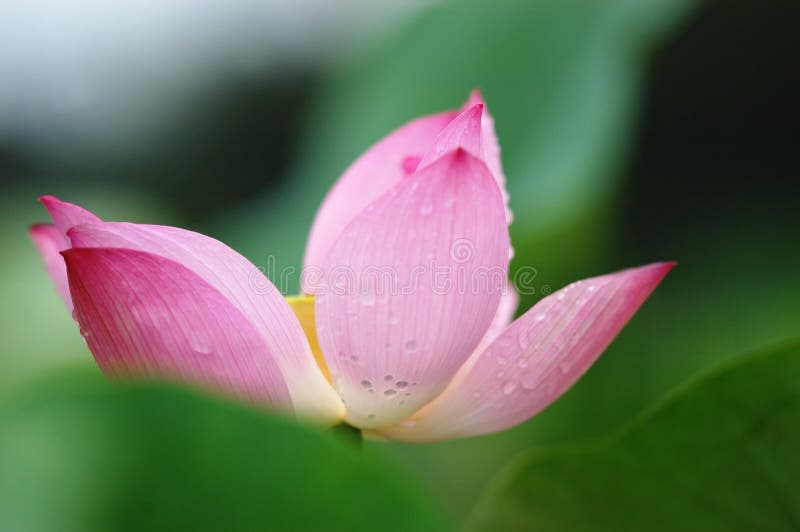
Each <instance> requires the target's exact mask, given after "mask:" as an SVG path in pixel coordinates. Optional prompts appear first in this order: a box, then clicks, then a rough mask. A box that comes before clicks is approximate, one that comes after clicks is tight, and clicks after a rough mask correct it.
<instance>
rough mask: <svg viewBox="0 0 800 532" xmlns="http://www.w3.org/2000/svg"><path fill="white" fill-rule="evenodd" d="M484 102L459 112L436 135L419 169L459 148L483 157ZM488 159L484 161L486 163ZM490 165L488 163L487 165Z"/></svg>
mask: <svg viewBox="0 0 800 532" xmlns="http://www.w3.org/2000/svg"><path fill="white" fill-rule="evenodd" d="M482 113H483V104H477V105H473V106H472V107H469V108H467V109H466V110H464V111H462V112H461V113H459V115H458V116H456V117H455V118H454V119H453V120H452V122H450V123H449V124H447V126H446V127H445V128H444V129H443V130H442V131H441V132H440V133H439V134H438V135H437V136H436V140H434V141H433V144H431V146H430V147H429V148H428V150H427V151H426V152H425V155H424V156H423V157H422V160H421V161H420V162H419V165H418V168H417V170H418V171H422V170H423V169H425V168H427V167H428V166H430V165H431V164H432V163H434V162H436V161H437V160H438V159H439V158H440V157H442V156H443V155H445V154H448V153H451V152H453V151H455V150H457V149H459V148H461V149H464V150H466V151H467V152H468V153H470V154H471V155H473V156H474V157H477V158H479V159H480V158H481V114H482ZM485 162H486V161H484V163H485ZM487 166H488V165H487Z"/></svg>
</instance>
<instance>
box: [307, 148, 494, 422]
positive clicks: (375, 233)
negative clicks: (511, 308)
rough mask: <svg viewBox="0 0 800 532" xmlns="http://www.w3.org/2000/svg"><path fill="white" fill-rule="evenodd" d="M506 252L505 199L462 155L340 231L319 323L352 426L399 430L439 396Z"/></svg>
mask: <svg viewBox="0 0 800 532" xmlns="http://www.w3.org/2000/svg"><path fill="white" fill-rule="evenodd" d="M508 246H509V243H508V228H507V225H506V222H505V217H504V213H503V202H502V199H501V197H500V191H499V190H498V188H497V185H496V183H495V181H494V179H493V177H492V175H491V174H490V172H489V170H488V169H487V168H486V165H485V164H483V163H482V162H481V161H480V160H478V159H476V158H475V157H473V156H471V155H469V154H468V153H466V152H465V151H463V150H457V151H455V152H451V153H450V154H448V155H446V156H444V157H441V158H440V159H439V160H438V161H437V162H435V163H434V164H432V165H430V166H429V167H427V168H426V169H424V170H421V171H418V172H416V173H415V174H413V175H411V176H409V177H408V178H406V179H405V180H403V181H401V182H400V183H399V184H398V185H397V186H396V187H395V188H393V189H392V190H391V191H390V192H389V193H387V194H386V195H384V196H383V197H381V198H380V199H379V200H378V201H376V202H375V203H373V204H371V205H370V206H369V207H367V208H366V209H365V210H364V212H363V213H362V214H360V215H359V216H358V217H356V218H355V219H354V220H353V221H352V222H351V223H350V224H349V225H348V226H347V229H345V231H344V233H343V235H342V236H341V237H340V238H339V240H338V241H337V242H336V243H335V244H334V246H333V247H332V249H331V251H330V253H329V255H328V257H327V259H326V262H325V267H324V272H325V275H324V277H323V284H322V285H321V286H320V290H319V291H318V292H317V297H316V317H317V328H318V333H319V341H320V345H321V347H322V352H323V354H324V355H325V359H326V361H327V363H328V367H329V368H330V371H331V375H332V377H333V381H334V385H335V386H336V388H337V390H338V391H339V393H340V395H341V396H342V399H343V400H344V401H345V402H346V405H347V420H348V421H349V422H350V423H352V424H354V425H356V426H359V427H376V426H383V425H386V424H389V423H394V422H396V421H399V420H400V419H403V418H405V417H406V416H408V415H409V414H411V413H412V412H414V411H416V410H418V409H419V408H420V407H421V406H422V405H424V404H425V403H426V402H428V401H429V400H431V399H432V398H433V397H435V396H436V395H437V394H439V393H440V392H441V391H442V390H443V389H444V387H445V386H446V385H447V383H448V382H449V381H450V379H451V378H452V377H453V375H454V374H455V372H456V371H457V370H458V368H459V367H460V366H461V365H462V364H463V363H464V361H465V360H466V359H467V358H468V357H469V355H470V354H471V353H472V351H473V350H474V349H475V346H477V345H478V342H479V341H480V339H481V338H482V337H483V335H484V333H485V332H486V330H487V329H488V328H489V325H490V323H491V321H492V319H493V317H494V315H495V311H496V309H497V307H498V302H499V300H500V296H501V292H502V288H503V286H504V284H505V281H506V278H507V259H508ZM437 272H438V273H437Z"/></svg>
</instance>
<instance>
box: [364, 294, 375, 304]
mask: <svg viewBox="0 0 800 532" xmlns="http://www.w3.org/2000/svg"><path fill="white" fill-rule="evenodd" d="M361 304H362V305H364V306H365V307H372V306H374V305H375V294H372V293H368V294H361Z"/></svg>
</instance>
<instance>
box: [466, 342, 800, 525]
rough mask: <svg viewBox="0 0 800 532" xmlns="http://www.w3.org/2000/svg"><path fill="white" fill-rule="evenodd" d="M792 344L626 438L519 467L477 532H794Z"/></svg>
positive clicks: (740, 366)
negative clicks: (519, 531) (528, 531)
mask: <svg viewBox="0 0 800 532" xmlns="http://www.w3.org/2000/svg"><path fill="white" fill-rule="evenodd" d="M798 448H800V344H797V343H795V344H793V345H790V346H788V347H784V348H780V349H777V350H774V351H771V352H766V353H760V354H756V355H752V356H750V357H746V358H744V359H740V360H739V361H737V362H736V363H735V364H732V365H729V366H726V367H724V368H722V369H721V370H717V371H715V372H713V373H711V374H709V375H707V376H705V377H704V378H701V379H699V380H697V381H694V382H693V383H691V384H689V385H687V386H684V387H683V388H681V389H679V390H678V391H677V392H675V393H673V394H672V395H671V396H669V397H668V398H667V399H666V400H665V401H663V402H662V403H661V404H659V405H658V406H656V407H655V408H653V409H652V410H651V411H650V412H649V413H647V414H645V415H643V416H642V417H641V418H639V419H638V420H636V421H635V422H634V423H633V424H632V425H630V426H629V427H627V428H626V429H625V430H623V431H621V432H619V433H617V434H615V435H613V436H611V437H608V438H605V439H602V440H597V441H594V442H590V443H586V444H582V445H572V446H569V445H562V446H555V447H552V448H545V449H542V450H534V451H531V452H529V453H527V454H526V455H525V456H523V457H522V458H521V459H520V460H519V461H518V462H517V463H516V464H514V465H513V467H511V468H510V469H509V470H508V471H507V472H506V473H505V474H504V475H502V476H501V477H500V478H499V479H498V483H497V485H496V487H495V489H493V490H492V491H491V493H490V494H489V495H488V496H487V497H486V498H485V500H484V501H483V504H482V505H481V506H480V507H479V509H478V510H477V511H476V513H475V515H474V519H473V521H472V524H473V525H474V527H475V528H477V529H483V530H510V529H514V530H516V529H533V528H535V529H536V530H542V531H546V530H665V531H667V530H669V531H671V530H698V531H701V530H702V531H705V532H708V531H715V530H720V531H730V530H797V529H798V527H800V454H798V453H797V449H798Z"/></svg>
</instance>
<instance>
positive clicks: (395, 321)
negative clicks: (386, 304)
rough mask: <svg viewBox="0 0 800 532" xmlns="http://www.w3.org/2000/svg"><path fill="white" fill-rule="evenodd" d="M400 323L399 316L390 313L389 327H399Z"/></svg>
mask: <svg viewBox="0 0 800 532" xmlns="http://www.w3.org/2000/svg"><path fill="white" fill-rule="evenodd" d="M398 323H400V318H399V317H398V316H397V314H394V313H392V312H390V313H389V325H397V324H398Z"/></svg>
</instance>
